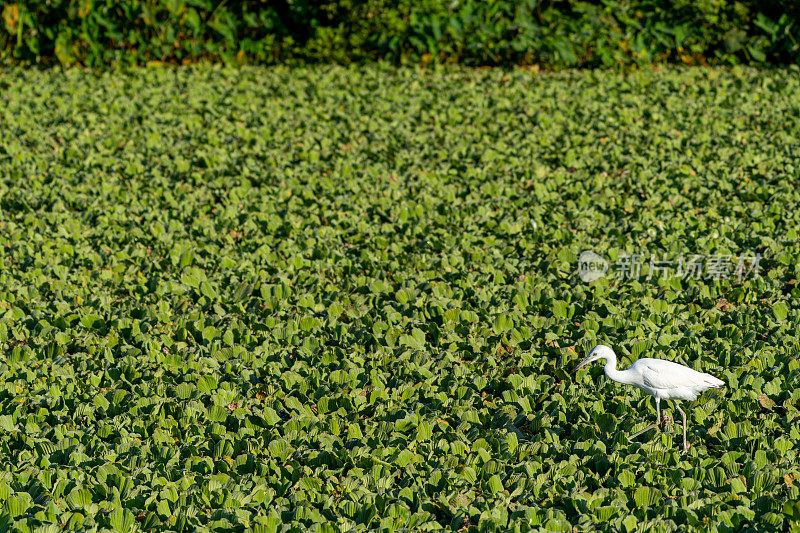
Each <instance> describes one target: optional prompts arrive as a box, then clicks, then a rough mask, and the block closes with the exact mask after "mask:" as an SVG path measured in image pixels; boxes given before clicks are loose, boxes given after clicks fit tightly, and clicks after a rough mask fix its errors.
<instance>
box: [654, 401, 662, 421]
mask: <svg viewBox="0 0 800 533" xmlns="http://www.w3.org/2000/svg"><path fill="white" fill-rule="evenodd" d="M655 400H656V426H658V427H661V398H656V399H655Z"/></svg>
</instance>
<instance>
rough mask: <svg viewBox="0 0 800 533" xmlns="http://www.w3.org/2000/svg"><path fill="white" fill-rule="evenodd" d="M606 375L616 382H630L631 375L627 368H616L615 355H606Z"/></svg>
mask: <svg viewBox="0 0 800 533" xmlns="http://www.w3.org/2000/svg"><path fill="white" fill-rule="evenodd" d="M604 370H605V372H606V376H608V377H609V379H613V380H614V381H616V382H617V383H628V384H630V383H631V380H630V378H631V376H629V372H628V371H627V370H617V358H616V357H615V356H613V355H612V356H609V357H606V365H605V367H604Z"/></svg>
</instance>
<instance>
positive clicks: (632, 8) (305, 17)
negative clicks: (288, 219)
mask: <svg viewBox="0 0 800 533" xmlns="http://www.w3.org/2000/svg"><path fill="white" fill-rule="evenodd" d="M799 22H800V7H798V4H797V2H794V1H790V0H767V1H763V0H758V1H756V0H741V1H732V0H713V1H710V0H681V1H678V2H673V1H667V0H630V1H622V2H620V1H617V0H592V1H588V2H585V1H576V0H562V1H553V0H551V1H548V0H544V1H541V0H522V1H510V0H488V1H487V0H455V1H454V0H423V1H419V0H394V1H389V0H345V1H339V0H336V1H334V0H324V1H321V2H308V1H305V0H283V1H271V2H264V1H263V0H242V1H237V2H226V1H224V0H223V1H218V0H122V1H111V0H96V1H95V0H49V1H47V2H42V1H40V0H16V1H9V2H5V3H4V7H3V9H2V21H0V59H1V60H4V61H5V62H20V61H22V62H28V63H31V62H32V63H45V64H47V63H55V62H60V63H61V64H63V65H69V64H73V63H80V64H84V65H90V66H99V65H105V64H109V63H112V64H129V63H139V64H143V63H146V62H151V61H169V62H195V61H197V60H201V59H210V60H214V61H220V60H221V61H225V62H235V63H244V62H249V63H253V62H256V63H262V64H263V63H277V62H284V61H292V62H309V61H310V62H320V61H321V62H331V61H335V62H340V63H351V62H362V61H372V60H376V59H383V60H387V61H390V62H395V63H418V62H422V63H429V62H459V63H464V64H471V65H475V64H479V65H498V64H506V65H507V64H527V65H537V66H541V67H545V68H558V67H565V66H569V67H575V66H614V67H616V66H619V65H628V64H637V65H642V64H650V63H662V62H665V61H666V62H677V63H687V64H706V63H712V64H731V63H741V62H755V63H761V62H770V63H794V64H796V63H798V60H800V46H799V45H798V42H800V24H799Z"/></svg>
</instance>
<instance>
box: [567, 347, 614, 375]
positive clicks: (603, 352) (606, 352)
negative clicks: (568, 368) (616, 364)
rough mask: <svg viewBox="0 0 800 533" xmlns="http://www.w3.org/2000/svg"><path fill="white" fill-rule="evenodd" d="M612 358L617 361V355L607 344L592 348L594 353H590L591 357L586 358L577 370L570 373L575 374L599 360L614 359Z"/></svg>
mask: <svg viewBox="0 0 800 533" xmlns="http://www.w3.org/2000/svg"><path fill="white" fill-rule="evenodd" d="M612 358H613V359H614V360H616V358H617V355H616V354H615V353H614V350H612V349H611V348H609V347H608V346H606V345H605V344H598V345H597V346H595V347H594V348H592V351H591V352H589V355H587V356H586V359H584V360H583V361H581V362H580V364H579V365H578V366H576V367H575V368H573V369H572V372H570V373H571V374H574V373H575V372H577V371H578V370H580V369H581V368H583V367H585V366H586V365H588V364H589V363H594V362H595V361H597V360H598V359H612Z"/></svg>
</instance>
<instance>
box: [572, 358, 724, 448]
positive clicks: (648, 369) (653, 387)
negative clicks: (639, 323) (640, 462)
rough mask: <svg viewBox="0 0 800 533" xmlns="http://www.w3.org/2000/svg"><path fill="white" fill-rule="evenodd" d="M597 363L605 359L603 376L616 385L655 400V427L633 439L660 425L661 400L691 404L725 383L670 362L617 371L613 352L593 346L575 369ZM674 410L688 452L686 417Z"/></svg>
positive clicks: (645, 360) (646, 362) (637, 364)
mask: <svg viewBox="0 0 800 533" xmlns="http://www.w3.org/2000/svg"><path fill="white" fill-rule="evenodd" d="M598 359H605V360H606V364H605V369H604V370H605V373H606V376H608V377H609V378H611V379H613V380H614V381H616V382H618V383H625V384H628V385H634V386H636V387H639V388H640V389H642V390H643V391H645V392H647V393H648V394H649V395H651V396H652V397H653V398H655V400H656V413H657V420H656V422H655V424H651V425H649V426H647V427H646V428H644V429H643V430H641V431H637V432H636V433H634V434H633V435H631V438H632V437H635V436H636V435H639V434H641V433H644V432H645V431H647V430H649V429H652V428H654V427H658V426H659V425H660V424H661V400H673V401H675V400H686V401H692V400H695V399H697V396H698V395H700V394H701V393H702V392H703V391H704V390H707V389H710V388H714V387H723V386H724V385H725V382H724V381H722V380H721V379H717V378H715V377H714V376H712V375H711V374H706V373H704V372H698V371H697V370H694V369H691V368H689V367H687V366H683V365H679V364H678V363H673V362H672V361H665V360H664V359H651V358H649V357H647V358H643V359H639V360H637V361H634V362H633V364H632V365H631V366H629V367H628V369H627V370H617V354H615V353H614V350H612V349H611V348H609V347H608V346H605V345H603V344H600V345H598V346H595V347H594V348H593V349H592V351H591V352H589V355H588V356H587V357H586V359H584V360H583V361H582V362H581V363H580V364H579V365H578V366H576V367H575V369H574V370H573V371H572V372H573V373H575V372H577V371H578V369H580V368H582V367H584V366H586V365H588V364H589V363H591V362H593V361H597V360H598ZM675 407H676V408H677V409H678V411H680V413H681V416H682V417H683V447H684V449H688V448H689V443H688V442H687V440H686V414H685V413H684V412H683V410H682V409H681V408H680V407H679V406H678V404H677V403H675Z"/></svg>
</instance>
